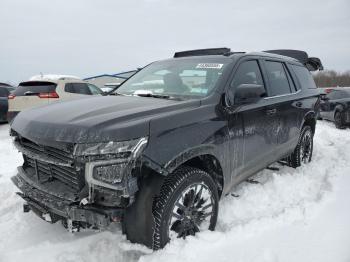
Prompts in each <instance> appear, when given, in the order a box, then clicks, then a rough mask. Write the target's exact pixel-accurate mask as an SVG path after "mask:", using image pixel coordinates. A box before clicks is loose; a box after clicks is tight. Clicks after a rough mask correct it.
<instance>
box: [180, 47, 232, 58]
mask: <svg viewBox="0 0 350 262" xmlns="http://www.w3.org/2000/svg"><path fill="white" fill-rule="evenodd" d="M230 53H231V49H230V48H227V47H221V48H206V49H195V50H188V51H181V52H176V53H175V54H174V58H177V57H186V56H201V55H228V54H230Z"/></svg>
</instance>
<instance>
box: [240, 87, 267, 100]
mask: <svg viewBox="0 0 350 262" xmlns="http://www.w3.org/2000/svg"><path fill="white" fill-rule="evenodd" d="M265 95H266V92H265V88H264V86H263V85H256V84H241V85H239V86H238V87H237V88H236V91H235V95H234V101H235V104H249V103H254V102H257V101H258V100H260V99H261V98H262V97H263V96H265Z"/></svg>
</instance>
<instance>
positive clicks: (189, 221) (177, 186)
mask: <svg viewBox="0 0 350 262" xmlns="http://www.w3.org/2000/svg"><path fill="white" fill-rule="evenodd" d="M156 191H158V190H156ZM194 192H195V193H194ZM202 192H205V193H206V194H203V195H208V196H210V197H207V199H206V202H205V201H204V198H205V197H202ZM208 192H209V193H208ZM207 193H208V194H207ZM146 198H147V200H146ZM140 199H141V198H140ZM140 199H139V200H140ZM181 200H183V201H182V204H181V203H180V202H181ZM186 200H187V201H186ZM137 202H138V200H136V202H135V203H134V204H136V205H134V208H132V209H133V210H129V212H128V211H127V214H126V216H125V221H124V222H123V224H124V226H123V228H124V229H125V230H124V232H125V233H126V234H127V238H128V239H129V240H131V241H132V242H137V243H141V244H144V245H146V246H148V247H150V248H153V249H154V250H157V249H160V248H163V247H164V246H165V245H166V244H167V243H168V242H169V240H170V238H171V236H170V234H171V235H175V236H176V237H186V236H187V235H194V234H195V233H196V232H198V230H199V227H198V226H197V224H198V223H199V224H203V223H204V222H201V219H204V218H206V221H205V222H206V224H207V226H208V227H206V228H205V229H209V230H214V229H215V226H216V221H217V215H218V204H219V195H218V190H217V186H216V184H215V182H214V181H213V179H212V178H211V176H210V175H209V174H208V173H206V172H204V171H202V170H200V169H197V168H192V167H186V166H184V167H180V168H178V169H177V170H175V171H174V173H173V174H171V175H169V176H168V177H166V178H165V179H164V181H163V183H162V185H161V187H160V190H159V193H158V194H154V195H153V196H151V195H148V196H147V194H143V197H142V199H141V201H140V202H141V203H140V202H139V203H137ZM146 202H147V203H146ZM191 203H192V204H193V205H192V204H191ZM208 203H210V204H208ZM150 204H151V205H152V212H149V211H150V210H149V207H150ZM204 204H205V205H204ZM208 206H209V207H208ZM182 209H183V210H182ZM174 210H176V212H174ZM181 210H182V211H181ZM130 211H131V213H134V215H136V216H134V217H132V216H130ZM130 218H133V220H134V219H135V218H138V221H135V220H134V223H135V224H136V225H135V224H133V223H132V220H128V219H130ZM140 219H141V221H140ZM173 221H174V222H173ZM196 222H198V223H197V224H196ZM204 224H205V223H204ZM204 224H203V226H204ZM135 226H136V228H137V229H136V230H135ZM131 229H133V230H131ZM169 233H170V234H169ZM175 236H173V237H175Z"/></svg>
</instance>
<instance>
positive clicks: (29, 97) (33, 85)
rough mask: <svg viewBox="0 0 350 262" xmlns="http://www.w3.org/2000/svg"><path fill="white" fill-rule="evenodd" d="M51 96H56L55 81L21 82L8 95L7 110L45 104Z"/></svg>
mask: <svg viewBox="0 0 350 262" xmlns="http://www.w3.org/2000/svg"><path fill="white" fill-rule="evenodd" d="M51 98H54V99H56V98H58V96H57V94H56V83H53V82H46V81H28V82H22V83H20V84H19V86H18V87H17V88H16V89H15V91H14V92H12V94H11V96H10V97H9V111H11V112H20V111H22V110H24V109H29V108H34V107H37V106H41V105H47V104H48V103H49V99H51Z"/></svg>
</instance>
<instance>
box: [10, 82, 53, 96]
mask: <svg viewBox="0 0 350 262" xmlns="http://www.w3.org/2000/svg"><path fill="white" fill-rule="evenodd" d="M55 90H56V84H55V83H51V82H38V81H30V82H22V83H20V84H19V86H18V87H17V88H16V89H15V91H14V92H13V94H14V95H15V96H30V95H38V94H40V93H51V92H54V91H55Z"/></svg>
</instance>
